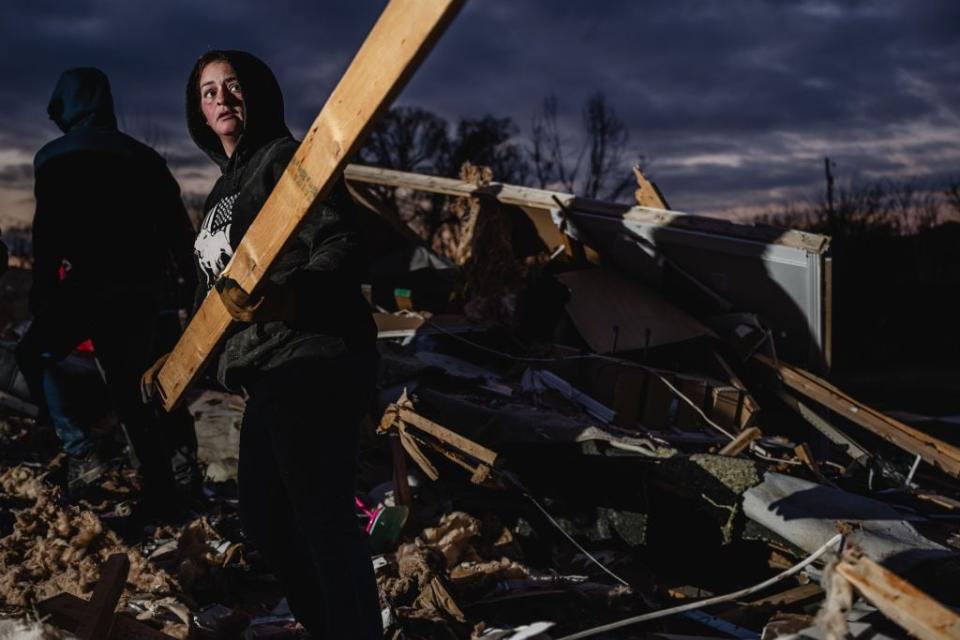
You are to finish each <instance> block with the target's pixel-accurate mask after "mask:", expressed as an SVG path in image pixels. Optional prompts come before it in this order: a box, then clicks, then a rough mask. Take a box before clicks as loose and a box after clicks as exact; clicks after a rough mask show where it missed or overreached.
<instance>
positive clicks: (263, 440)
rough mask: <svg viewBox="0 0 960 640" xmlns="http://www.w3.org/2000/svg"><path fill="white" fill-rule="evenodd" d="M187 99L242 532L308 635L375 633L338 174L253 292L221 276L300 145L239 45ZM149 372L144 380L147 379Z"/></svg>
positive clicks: (203, 271) (354, 260) (347, 234)
mask: <svg viewBox="0 0 960 640" xmlns="http://www.w3.org/2000/svg"><path fill="white" fill-rule="evenodd" d="M186 104H187V125H188V128H189V130H190V135H191V136H192V137H193V140H194V141H195V142H196V143H197V145H198V146H199V147H200V148H201V149H202V150H203V151H204V152H206V154H207V155H208V156H210V158H211V159H212V160H213V161H214V162H215V163H216V164H217V166H219V167H220V169H221V171H222V173H223V175H222V176H221V177H220V179H219V180H217V182H216V184H215V185H214V186H213V189H212V191H211V192H210V195H209V197H208V198H207V201H206V206H205V210H206V215H205V217H204V219H203V222H202V224H201V229H200V233H199V236H198V237H197V240H196V242H195V245H194V251H195V255H196V263H197V265H198V269H199V272H200V277H199V280H200V287H199V290H198V296H197V301H198V303H199V302H200V301H201V300H202V298H203V296H204V295H207V294H208V292H209V290H210V288H211V287H214V286H215V287H216V292H215V293H210V295H220V296H221V299H222V300H223V301H224V304H225V305H226V306H227V309H228V310H229V311H230V313H231V315H232V316H233V317H234V319H235V320H240V322H235V323H234V327H233V330H232V333H230V334H229V335H228V338H227V340H226V343H225V346H224V348H223V351H222V353H221V354H220V360H219V378H220V380H221V382H222V383H223V384H225V385H226V386H228V387H231V388H234V389H236V388H238V387H242V388H243V389H244V391H246V394H247V404H246V409H245V412H244V417H243V425H242V428H241V431H240V463H239V493H240V516H241V520H242V522H243V525H244V530H245V531H246V534H247V536H248V537H249V538H250V540H251V541H252V542H253V543H254V544H255V545H256V546H257V547H258V548H259V549H260V551H261V552H262V553H263V555H264V557H265V558H266V559H267V561H268V562H269V563H270V564H271V566H272V568H273V570H274V572H275V573H276V575H277V576H278V577H279V578H280V580H281V581H282V583H283V584H284V587H285V589H286V595H287V600H288V602H289V604H290V608H291V610H292V611H293V613H294V615H295V616H296V617H297V619H298V620H299V621H300V622H301V623H302V624H303V625H304V626H305V627H306V628H307V629H308V630H309V631H310V632H311V633H312V634H313V635H314V636H315V637H318V638H364V639H366V638H369V639H374V638H380V637H381V636H382V630H381V623H380V607H379V603H378V596H377V588H376V581H375V579H374V576H373V570H372V567H371V564H370V552H369V549H368V547H367V544H366V540H365V538H364V536H363V534H362V532H361V531H360V529H359V527H358V526H357V522H356V515H355V513H354V493H355V488H356V471H357V457H358V448H359V431H360V422H361V419H362V418H363V416H364V415H365V414H366V412H367V410H368V408H369V403H370V401H371V400H372V393H373V388H374V382H375V378H376V370H377V359H378V356H377V351H376V327H375V325H374V323H373V319H372V316H371V313H370V308H369V306H368V305H367V303H366V301H365V300H364V298H363V295H362V293H361V287H360V285H361V282H362V278H363V277H364V275H365V274H364V272H365V267H366V255H365V251H364V250H363V247H362V244H361V238H360V235H359V233H358V232H357V230H356V229H355V227H354V221H355V216H354V215H352V211H351V208H352V202H351V201H350V199H349V196H348V195H347V194H346V189H345V187H344V185H343V184H342V182H341V183H340V184H339V185H338V187H337V188H335V189H334V190H333V192H332V194H331V195H330V196H329V197H328V198H327V200H326V201H325V202H323V203H320V204H318V205H317V206H315V207H314V209H313V211H312V212H311V213H310V214H309V215H308V216H307V218H306V219H305V220H304V222H303V224H302V225H301V227H300V229H299V230H298V232H297V233H296V234H295V236H294V237H293V238H291V240H290V241H289V242H288V243H287V245H286V247H285V249H284V251H283V252H282V253H281V255H280V256H279V258H278V260H277V262H276V263H275V264H274V265H273V266H272V267H271V269H270V271H269V274H268V278H269V281H268V282H267V283H264V285H263V286H262V287H261V289H262V290H263V293H262V294H258V299H257V300H251V299H250V296H247V295H246V293H245V292H243V291H242V290H241V289H239V287H236V286H235V283H234V284H233V285H231V283H230V281H227V282H226V283H225V282H223V281H221V280H219V277H220V273H221V272H222V270H223V268H224V267H225V266H226V264H227V263H228V262H229V260H230V258H231V256H232V255H233V252H234V250H235V249H236V248H237V245H238V244H239V243H240V240H241V239H242V238H243V235H244V233H245V232H246V230H247V228H248V227H249V226H250V224H251V222H252V221H253V219H254V218H255V217H256V215H257V214H258V213H259V211H260V209H261V207H262V206H263V204H264V203H265V202H266V200H267V197H268V196H269V195H270V192H271V191H272V190H273V187H274V185H276V183H277V181H278V180H279V179H280V177H281V175H282V174H283V172H284V170H285V169H286V167H287V164H288V163H289V162H290V159H291V158H292V157H293V155H294V152H295V151H296V149H297V147H298V146H299V143H298V142H297V141H296V140H294V139H293V137H292V136H291V135H290V132H289V130H288V129H287V127H286V124H285V123H284V117H283V97H282V95H281V93H280V88H279V86H278V84H277V81H276V79H275V77H274V75H273V73H272V72H271V71H270V69H269V68H268V67H267V66H266V65H265V64H264V63H263V62H261V61H260V60H259V59H257V58H256V57H254V56H252V55H250V54H248V53H243V52H240V51H211V52H208V53H207V54H205V55H204V56H202V57H201V58H200V60H198V61H197V64H196V65H195V66H194V68H193V71H192V72H191V73H190V77H189V80H188V82H187V92H186ZM225 132H227V133H225ZM259 290H260V289H258V291H259ZM152 372H154V370H151V372H148V373H147V374H146V375H145V376H144V384H145V386H146V387H147V388H152V385H153V382H151V380H152V378H151V376H152V375H153V373H152Z"/></svg>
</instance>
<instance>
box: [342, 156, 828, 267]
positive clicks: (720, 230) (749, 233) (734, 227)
mask: <svg viewBox="0 0 960 640" xmlns="http://www.w3.org/2000/svg"><path fill="white" fill-rule="evenodd" d="M344 176H345V177H346V179H347V180H348V181H353V182H366V183H369V184H382V185H386V186H391V187H405V188H407V189H413V190H415V191H424V192H427V193H441V194H445V195H448V196H481V195H488V196H490V197H493V198H496V199H497V200H498V201H500V202H502V203H504V204H512V205H516V206H518V207H521V208H523V209H525V210H526V209H540V210H543V211H546V212H548V213H549V211H550V210H551V209H557V208H559V207H561V206H562V207H565V208H567V209H574V210H576V211H580V212H584V213H591V214H598V215H605V216H619V217H624V218H630V219H632V220H636V221H638V222H646V223H649V224H655V225H664V226H667V225H669V226H672V227H682V228H684V229H690V230H694V231H702V232H704V233H716V234H720V235H726V236H730V237H736V238H745V239H748V240H756V241H758V242H765V243H770V244H778V245H784V246H790V247H796V248H799V249H804V250H806V251H811V252H813V253H817V254H820V253H823V252H825V251H826V250H827V249H828V248H829V245H830V239H829V238H828V237H827V236H822V235H818V234H816V233H808V232H806V231H794V230H784V229H774V228H772V227H764V226H753V225H745V224H737V223H735V222H731V221H729V220H721V219H719V218H707V217H703V216H696V215H689V214H685V213H679V212H674V211H667V210H664V209H654V208H651V207H640V206H636V207H631V206H629V205H623V204H617V203H614V202H604V201H602V200H590V199H588V198H579V197H577V196H574V195H572V194H569V193H562V192H559V191H548V190H545V189H534V188H532V187H520V186H516V185H510V184H503V183H501V182H491V183H490V184H486V185H483V186H477V185H476V184H475V183H472V182H466V181H463V180H456V179H453V178H441V177H439V176H428V175H423V174H418V173H408V172H404V171H395V170H393V169H381V168H379V167H366V166H363V165H357V164H351V165H349V166H348V167H347V168H346V170H345V171H344ZM558 200H559V205H558V203H557V201H558Z"/></svg>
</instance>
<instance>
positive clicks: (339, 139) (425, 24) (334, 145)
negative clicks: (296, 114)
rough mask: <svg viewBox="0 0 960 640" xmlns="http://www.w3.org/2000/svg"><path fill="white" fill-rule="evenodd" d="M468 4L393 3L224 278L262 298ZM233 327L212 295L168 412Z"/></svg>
mask: <svg viewBox="0 0 960 640" xmlns="http://www.w3.org/2000/svg"><path fill="white" fill-rule="evenodd" d="M462 4H463V0H416V1H415V2H411V1H406V2H404V1H401V0H393V1H392V2H390V3H389V4H388V5H387V7H386V9H384V11H383V13H382V14H381V15H380V18H379V20H377V23H376V24H375V25H374V26H373V29H372V30H371V31H370V34H369V35H368V36H367V39H366V40H365V41H364V43H363V45H362V46H361V47H360V50H359V51H358V52H357V55H356V56H355V57H354V59H353V62H351V63H350V66H349V68H347V71H346V73H345V74H344V75H343V77H342V78H341V79H340V82H339V83H338V84H337V86H336V88H335V89H334V90H333V93H331V94H330V97H329V98H328V99H327V102H326V104H325V105H324V107H323V109H322V110H321V111H320V114H319V115H318V116H317V119H316V120H314V122H313V124H312V125H311V127H310V129H309V130H308V131H307V134H306V136H304V139H303V142H302V143H301V144H300V147H299V148H298V149H297V151H296V153H295V154H294V156H293V159H292V160H291V161H290V164H289V165H287V168H286V169H285V170H284V172H283V175H282V176H281V177H280V180H279V181H278V182H277V185H276V186H275V187H274V189H273V192H272V193H271V194H270V197H269V198H268V199H267V202H266V203H265V204H264V205H263V208H262V209H261V210H260V212H259V213H258V214H257V217H256V218H255V219H254V221H253V223H252V224H251V225H250V228H249V229H248V230H247V232H246V234H245V235H244V237H243V240H241V242H240V245H239V246H238V247H237V249H236V251H235V252H234V255H233V257H232V258H231V260H230V263H229V264H228V265H227V267H226V269H224V272H223V274H222V275H221V277H223V278H228V277H229V278H231V279H233V280H235V281H236V282H237V283H238V284H239V285H240V286H241V287H242V288H243V290H244V291H247V292H251V293H253V292H256V290H257V288H258V286H259V285H260V283H261V282H262V281H263V279H264V278H265V276H266V274H267V272H268V271H269V269H270V266H271V265H272V264H273V263H274V261H275V260H276V259H277V257H278V256H279V255H280V253H281V251H282V250H283V248H284V246H285V245H286V243H287V240H288V239H289V238H290V237H291V236H292V235H293V234H294V233H295V231H296V229H297V228H298V226H299V224H300V222H301V220H303V218H304V217H306V215H307V214H308V213H309V211H310V210H311V209H312V208H313V206H314V204H315V203H317V202H320V201H322V200H323V198H324V197H325V196H326V194H327V193H328V192H329V190H330V189H331V188H332V187H333V185H334V184H335V183H336V181H337V178H338V177H339V176H340V174H341V172H342V171H343V167H344V166H345V165H346V163H347V160H348V158H349V157H350V156H351V155H352V154H353V153H354V151H356V149H357V148H358V147H359V146H360V144H361V142H362V141H363V138H364V134H366V132H367V131H368V130H369V129H370V127H371V126H372V125H373V122H374V118H375V117H376V115H377V114H378V113H380V112H381V111H382V110H383V109H384V108H386V107H387V106H388V105H389V103H390V101H391V100H392V99H393V97H394V96H396V94H397V93H398V92H399V91H400V89H401V88H402V87H403V86H404V85H405V84H406V81H407V80H408V79H409V78H410V76H411V75H412V74H413V72H414V70H415V69H416V68H417V67H418V66H419V64H420V62H421V61H422V60H423V58H424V57H425V56H426V54H427V53H428V52H429V51H430V49H431V48H432V47H433V44H434V43H435V42H436V41H437V39H438V38H439V37H440V35H441V34H442V33H443V31H444V29H445V28H446V26H447V25H448V24H449V23H450V21H451V20H452V19H453V17H454V15H455V14H456V13H457V10H458V9H459V8H460V7H461V6H462ZM230 324H231V318H230V314H229V313H228V312H227V310H226V308H225V307H224V305H223V303H222V302H221V301H220V296H219V294H217V293H216V292H215V291H212V290H211V292H209V293H208V294H207V297H206V298H205V299H204V301H203V303H202V304H201V306H200V308H199V309H198V310H197V313H196V314H195V315H194V318H193V320H192V321H191V322H190V324H189V325H187V328H186V330H185V331H184V332H183V335H182V336H181V338H180V340H179V342H177V345H176V347H175V348H174V350H173V352H172V353H171V354H170V357H169V358H168V359H167V361H166V363H165V364H164V365H163V368H162V369H161V370H160V372H159V374H158V376H157V387H158V394H159V396H160V399H161V400H162V402H163V406H164V408H165V409H166V410H168V411H169V410H171V409H173V408H174V407H175V406H177V404H178V403H179V402H180V399H181V398H182V397H183V393H184V391H186V390H187V388H189V386H190V385H191V384H192V383H193V382H194V380H196V379H197V377H198V376H199V375H200V374H201V373H202V371H203V368H204V366H205V365H206V364H207V362H208V361H209V360H210V358H211V357H212V355H213V353H214V352H215V351H216V349H217V347H218V346H219V345H220V344H221V342H222V340H223V339H224V336H225V334H226V331H227V329H228V328H229V326H230Z"/></svg>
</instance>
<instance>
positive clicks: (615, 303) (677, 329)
mask: <svg viewBox="0 0 960 640" xmlns="http://www.w3.org/2000/svg"><path fill="white" fill-rule="evenodd" d="M557 279H558V280H560V282H562V283H563V284H565V285H566V286H567V287H568V288H569V289H570V302H568V303H567V312H568V313H569V314H570V319H571V320H572V321H573V324H574V325H576V327H577V330H578V331H579V332H580V335H582V336H583V339H584V340H586V342H587V344H588V345H590V349H591V350H592V351H593V352H594V353H604V354H606V353H614V352H626V351H639V350H641V349H647V348H652V347H658V346H660V345H665V344H674V343H677V342H684V341H686V340H692V339H694V338H699V337H702V336H710V335H713V332H712V331H711V330H710V329H708V328H706V327H704V326H703V325H701V324H700V323H699V322H697V321H696V320H694V319H693V318H692V317H691V316H690V315H689V314H687V313H685V312H683V311H681V310H680V309H679V308H677V307H676V306H674V305H672V304H670V303H669V302H667V301H666V300H664V299H663V297H661V296H660V295H659V294H658V293H657V292H656V291H654V290H653V289H652V288H649V287H647V286H645V285H643V284H642V283H638V282H636V281H630V280H627V279H626V278H624V277H623V276H620V275H618V274H617V273H615V272H613V271H610V270H607V269H585V270H583V271H569V272H567V273H563V274H560V275H559V276H557Z"/></svg>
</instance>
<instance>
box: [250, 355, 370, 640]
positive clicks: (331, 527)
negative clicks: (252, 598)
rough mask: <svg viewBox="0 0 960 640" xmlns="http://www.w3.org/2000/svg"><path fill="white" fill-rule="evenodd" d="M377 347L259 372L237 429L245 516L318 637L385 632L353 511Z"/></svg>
mask: <svg viewBox="0 0 960 640" xmlns="http://www.w3.org/2000/svg"><path fill="white" fill-rule="evenodd" d="M376 358H377V356H376V355H375V354H372V355H369V356H358V355H352V356H346V357H342V358H337V359H334V360H321V361H315V360H312V361H310V362H307V363H300V364H298V365H296V366H290V367H287V368H285V369H282V370H274V371H270V372H266V373H263V374H261V377H260V378H259V379H258V381H257V382H256V383H255V384H252V385H248V386H247V387H246V389H247V393H248V395H249V397H248V399H247V407H246V411H245V413H244V416H243V425H242V428H241V431H240V468H239V484H240V516H241V520H242V522H243V526H244V529H245V531H246V533H247V535H248V536H249V538H250V539H251V541H252V542H253V543H254V544H255V545H256V547H257V548H258V549H259V550H260V551H261V553H262V554H263V556H264V557H265V559H266V560H267V562H268V563H269V564H270V565H271V566H272V568H273V570H274V573H275V574H276V575H277V577H278V578H279V579H280V581H281V582H282V583H283V585H284V587H285V589H286V595H287V601H288V603H289V604H290V610H291V611H292V612H293V614H294V615H295V616H296V618H297V620H298V621H299V622H300V623H301V624H302V625H303V626H304V627H306V628H307V630H308V631H310V633H311V634H312V635H313V636H314V637H316V638H318V639H319V638H324V639H330V640H340V639H345V638H351V639H360V640H367V639H370V640H374V639H376V640H379V639H380V638H381V637H382V635H383V631H382V629H381V618H380V606H379V599H378V596H377V585H376V580H375V578H374V575H373V566H372V564H371V558H370V550H369V548H368V546H367V541H366V537H365V535H364V534H363V532H362V531H361V530H360V527H359V523H358V521H357V517H356V514H355V511H354V494H355V489H356V473H357V456H358V448H359V425H360V421H361V418H362V417H363V415H364V414H365V413H366V410H367V408H368V404H369V402H370V399H371V397H372V391H373V386H374V382H375V376H376V361H377V360H376Z"/></svg>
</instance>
